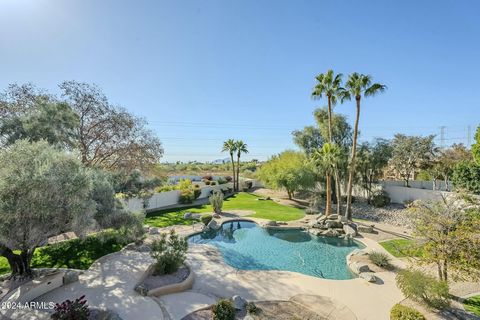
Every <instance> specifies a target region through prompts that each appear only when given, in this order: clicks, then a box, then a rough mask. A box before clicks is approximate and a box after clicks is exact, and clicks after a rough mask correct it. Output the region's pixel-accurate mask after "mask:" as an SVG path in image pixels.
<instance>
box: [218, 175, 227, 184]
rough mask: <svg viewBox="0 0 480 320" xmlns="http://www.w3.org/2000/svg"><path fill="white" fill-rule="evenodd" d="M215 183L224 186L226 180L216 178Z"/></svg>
mask: <svg viewBox="0 0 480 320" xmlns="http://www.w3.org/2000/svg"><path fill="white" fill-rule="evenodd" d="M217 182H218V184H225V183H227V180H225V179H224V178H222V177H220V178H218V180H217Z"/></svg>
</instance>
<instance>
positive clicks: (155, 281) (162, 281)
mask: <svg viewBox="0 0 480 320" xmlns="http://www.w3.org/2000/svg"><path fill="white" fill-rule="evenodd" d="M189 274H190V270H189V269H188V268H187V267H185V266H182V267H180V268H179V269H178V270H177V271H176V272H174V273H172V274H166V275H163V276H153V275H151V276H148V277H147V278H146V279H145V281H144V282H143V285H144V286H145V287H146V288H147V290H152V289H155V288H160V287H164V286H168V285H170V284H175V283H180V282H182V281H184V280H185V279H187V277H188V275H189Z"/></svg>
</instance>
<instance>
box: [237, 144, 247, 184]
mask: <svg viewBox="0 0 480 320" xmlns="http://www.w3.org/2000/svg"><path fill="white" fill-rule="evenodd" d="M235 147H236V151H237V190H239V182H240V157H241V155H242V153H248V146H247V144H246V143H245V142H243V141H242V140H237V141H235Z"/></svg>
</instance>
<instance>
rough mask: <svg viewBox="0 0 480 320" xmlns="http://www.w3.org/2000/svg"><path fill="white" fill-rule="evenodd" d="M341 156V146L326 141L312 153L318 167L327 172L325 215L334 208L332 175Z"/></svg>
mask: <svg viewBox="0 0 480 320" xmlns="http://www.w3.org/2000/svg"><path fill="white" fill-rule="evenodd" d="M340 156H341V152H340V148H339V147H338V146H336V145H335V144H331V143H325V144H324V145H323V146H322V148H319V149H316V150H315V151H314V152H313V154H312V160H313V163H314V164H315V166H316V167H317V168H320V169H323V170H325V172H326V177H327V183H326V193H327V194H326V196H327V201H326V205H325V215H326V216H329V215H330V213H331V209H332V192H331V187H332V183H331V177H332V173H333V171H334V170H335V168H336V166H337V163H338V161H339V158H340Z"/></svg>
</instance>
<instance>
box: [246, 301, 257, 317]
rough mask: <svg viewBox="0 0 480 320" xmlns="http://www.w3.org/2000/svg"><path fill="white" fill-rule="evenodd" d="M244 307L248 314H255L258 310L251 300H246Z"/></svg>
mask: <svg viewBox="0 0 480 320" xmlns="http://www.w3.org/2000/svg"><path fill="white" fill-rule="evenodd" d="M245 307H246V309H247V312H248V314H256V313H257V312H258V308H257V306H256V305H255V303H253V302H248V303H247V305H246V306H245Z"/></svg>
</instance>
